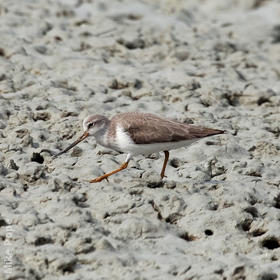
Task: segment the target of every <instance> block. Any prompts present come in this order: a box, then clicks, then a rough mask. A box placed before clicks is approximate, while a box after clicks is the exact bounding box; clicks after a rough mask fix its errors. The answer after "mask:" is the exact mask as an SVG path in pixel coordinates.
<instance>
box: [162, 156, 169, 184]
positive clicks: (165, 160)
mask: <svg viewBox="0 0 280 280" xmlns="http://www.w3.org/2000/svg"><path fill="white" fill-rule="evenodd" d="M168 158H169V152H168V151H164V163H163V166H162V169H161V173H160V177H161V178H163V177H166V176H165V175H164V172H165V168H166V165H167V162H168Z"/></svg>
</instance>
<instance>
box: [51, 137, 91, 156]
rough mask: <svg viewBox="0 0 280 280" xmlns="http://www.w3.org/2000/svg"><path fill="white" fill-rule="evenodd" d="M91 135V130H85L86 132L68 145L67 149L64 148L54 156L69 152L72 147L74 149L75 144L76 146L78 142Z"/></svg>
mask: <svg viewBox="0 0 280 280" xmlns="http://www.w3.org/2000/svg"><path fill="white" fill-rule="evenodd" d="M88 136H89V132H88V131H85V132H84V134H83V135H82V136H81V137H79V138H78V139H77V140H76V141H75V142H73V143H72V144H71V145H70V146H68V147H67V148H66V149H65V150H63V151H62V152H60V153H58V154H56V155H55V156H54V157H58V156H60V155H62V154H64V153H66V152H68V151H69V150H70V149H72V148H73V147H74V146H76V145H77V144H79V143H80V142H82V141H83V140H85V139H86V138H87V137H88Z"/></svg>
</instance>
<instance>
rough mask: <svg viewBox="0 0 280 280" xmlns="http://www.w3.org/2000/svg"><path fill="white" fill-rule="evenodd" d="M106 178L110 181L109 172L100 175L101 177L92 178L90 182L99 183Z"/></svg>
mask: <svg viewBox="0 0 280 280" xmlns="http://www.w3.org/2000/svg"><path fill="white" fill-rule="evenodd" d="M104 179H106V180H107V182H109V180H108V175H107V174H104V175H102V176H99V177H97V178H95V179H92V180H90V181H89V182H90V183H99V182H101V181H103V180H104Z"/></svg>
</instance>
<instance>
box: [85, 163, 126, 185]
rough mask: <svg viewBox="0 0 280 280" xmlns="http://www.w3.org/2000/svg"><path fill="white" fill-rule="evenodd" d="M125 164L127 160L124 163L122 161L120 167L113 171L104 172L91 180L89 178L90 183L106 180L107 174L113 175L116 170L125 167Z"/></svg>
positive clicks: (118, 170)
mask: <svg viewBox="0 0 280 280" xmlns="http://www.w3.org/2000/svg"><path fill="white" fill-rule="evenodd" d="M127 166H128V162H125V163H123V164H122V165H121V166H120V168H118V169H116V170H113V171H111V172H109V173H106V174H104V175H102V176H100V177H97V178H95V179H92V180H90V181H89V182H90V183H97V182H101V181H102V180H104V179H106V180H107V178H108V177H109V176H111V175H113V174H115V173H117V172H120V171H122V170H123V169H125V168H127Z"/></svg>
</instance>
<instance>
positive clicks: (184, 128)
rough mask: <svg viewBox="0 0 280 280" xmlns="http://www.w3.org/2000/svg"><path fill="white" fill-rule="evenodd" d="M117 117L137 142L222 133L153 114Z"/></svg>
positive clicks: (147, 142) (172, 139) (152, 141)
mask: <svg viewBox="0 0 280 280" xmlns="http://www.w3.org/2000/svg"><path fill="white" fill-rule="evenodd" d="M117 118H118V121H119V122H120V123H121V124H122V126H123V128H124V130H125V131H126V132H127V133H129V135H130V137H131V138H132V140H133V141H134V142H135V143H136V144H151V143H164V142H177V141H183V140H190V139H196V138H201V137H206V136H210V135H215V134H220V133H222V131H220V130H216V129H210V128H204V127H198V126H192V125H187V124H182V123H179V122H176V121H172V120H168V119H163V118H160V117H157V116H155V115H152V114H142V113H124V114H120V115H119V116H118V117H117Z"/></svg>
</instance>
